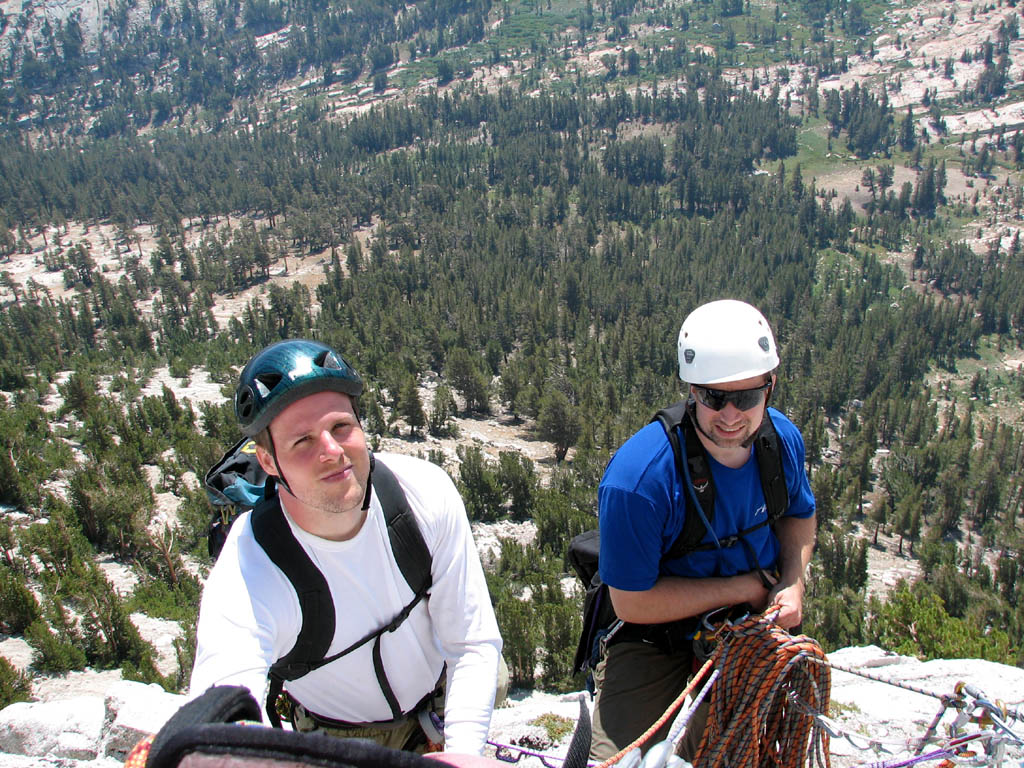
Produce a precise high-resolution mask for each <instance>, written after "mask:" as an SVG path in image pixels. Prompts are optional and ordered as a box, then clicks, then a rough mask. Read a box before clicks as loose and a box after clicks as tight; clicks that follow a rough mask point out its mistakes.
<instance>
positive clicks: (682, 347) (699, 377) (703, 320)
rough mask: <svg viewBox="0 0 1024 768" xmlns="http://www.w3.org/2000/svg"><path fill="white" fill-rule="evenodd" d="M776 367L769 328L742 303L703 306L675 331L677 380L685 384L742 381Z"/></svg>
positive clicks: (755, 310)
mask: <svg viewBox="0 0 1024 768" xmlns="http://www.w3.org/2000/svg"><path fill="white" fill-rule="evenodd" d="M778 365H779V353H778V350H777V349H776V347H775V336H773V335H772V329H771V326H769V325H768V321H767V320H765V319H764V315H762V314H761V313H760V312H759V311H758V310H757V309H755V308H754V307H752V306H751V305H749V304H747V303H746V302H745V301H736V300H735V299H722V300H720V301H712V302H710V303H708V304H703V305H701V306H699V307H697V308H696V309H695V310H693V312H691V313H690V314H689V315H688V316H687V318H686V319H685V320H684V321H683V327H682V328H680V329H679V378H680V379H682V380H683V381H685V382H686V383H687V384H703V385H707V384H722V383H725V382H728V381H742V380H743V379H749V378H751V377H753V376H760V375H761V374H764V373H769V372H770V371H773V370H775V368H777V367H778Z"/></svg>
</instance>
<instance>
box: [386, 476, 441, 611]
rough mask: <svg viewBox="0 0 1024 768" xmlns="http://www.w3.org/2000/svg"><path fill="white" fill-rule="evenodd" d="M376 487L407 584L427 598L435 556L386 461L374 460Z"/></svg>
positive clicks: (392, 549)
mask: <svg viewBox="0 0 1024 768" xmlns="http://www.w3.org/2000/svg"><path fill="white" fill-rule="evenodd" d="M373 490H374V492H375V493H376V494H377V496H378V497H379V498H380V505H381V507H382V508H383V509H384V520H385V522H386V523H387V526H388V538H389V539H390V540H391V551H392V552H394V553H395V560H396V561H397V562H398V568H399V570H400V571H401V572H402V576H404V577H405V581H406V583H407V584H408V585H409V587H410V588H411V589H412V591H413V592H415V593H416V595H417V596H418V597H423V596H424V595H425V594H426V592H427V590H428V589H430V587H431V585H432V584H433V577H432V576H431V574H430V567H431V563H432V558H431V556H430V550H429V549H428V548H427V542H426V541H424V540H423V534H422V533H420V526H419V523H417V522H416V518H415V516H414V515H413V513H412V509H410V508H409V502H408V500H407V499H406V498H405V492H404V491H403V490H402V486H400V485H399V484H398V478H396V477H395V473H394V472H392V471H391V470H390V469H388V468H387V466H386V465H385V464H383V463H382V462H379V461H374V469H373Z"/></svg>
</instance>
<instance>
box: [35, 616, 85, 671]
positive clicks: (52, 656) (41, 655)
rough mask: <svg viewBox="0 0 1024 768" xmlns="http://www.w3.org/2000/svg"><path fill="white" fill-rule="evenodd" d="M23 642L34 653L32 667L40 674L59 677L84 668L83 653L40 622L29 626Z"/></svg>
mask: <svg viewBox="0 0 1024 768" xmlns="http://www.w3.org/2000/svg"><path fill="white" fill-rule="evenodd" d="M25 641H26V642H27V643H28V644H29V645H30V646H32V649H33V650H34V651H35V652H36V655H35V658H34V660H33V662H32V666H33V667H35V668H36V669H37V670H39V671H40V672H48V673H51V674H58V675H59V674H63V673H65V672H70V671H71V670H73V669H83V668H84V667H85V661H86V659H85V651H83V650H82V649H81V648H79V647H78V646H77V645H75V644H74V643H71V642H68V641H66V640H63V639H61V638H60V637H58V636H57V635H55V634H54V633H53V632H51V631H50V628H49V627H47V626H46V624H45V622H43V621H42V620H37V621H33V622H32V623H31V624H29V626H28V627H27V628H26V629H25Z"/></svg>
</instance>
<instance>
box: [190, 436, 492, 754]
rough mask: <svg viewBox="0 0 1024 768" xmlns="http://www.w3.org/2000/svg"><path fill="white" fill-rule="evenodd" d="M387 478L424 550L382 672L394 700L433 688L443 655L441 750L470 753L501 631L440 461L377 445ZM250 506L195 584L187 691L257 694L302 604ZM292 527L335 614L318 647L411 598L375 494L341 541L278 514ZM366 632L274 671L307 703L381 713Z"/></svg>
mask: <svg viewBox="0 0 1024 768" xmlns="http://www.w3.org/2000/svg"><path fill="white" fill-rule="evenodd" d="M377 460H378V461H381V460H383V462H384V463H385V464H386V465H387V466H388V468H389V469H391V470H392V471H393V472H394V474H395V476H396V477H397V478H398V481H399V484H400V485H401V486H402V490H403V491H405V495H406V498H407V500H408V502H409V507H410V508H411V509H412V512H413V514H414V515H415V517H416V520H417V522H418V523H419V527H420V531H421V533H422V534H423V538H424V540H425V541H426V544H427V548H428V549H429V550H430V553H431V556H432V566H431V572H432V576H433V586H432V587H431V588H430V596H429V599H427V600H423V601H421V602H420V603H419V604H417V605H416V607H415V608H414V609H413V611H412V613H411V614H410V615H409V617H408V618H407V619H406V620H405V622H403V623H402V625H401V626H400V627H398V629H396V630H395V631H394V632H391V633H385V634H384V635H382V636H381V656H382V659H383V662H384V669H385V671H386V672H387V677H388V681H389V682H390V684H391V687H392V689H393V690H394V693H395V695H396V697H397V698H398V702H399V704H400V705H401V708H402V710H403V711H408V710H410V709H412V708H413V707H414V706H415V705H416V704H417V703H418V702H419V701H420V700H421V699H422V698H423V697H424V696H425V695H426V694H428V693H429V692H430V691H431V690H433V688H434V686H435V684H436V682H437V679H438V677H439V676H440V674H441V670H442V667H443V665H444V664H445V663H447V665H448V667H447V678H448V679H447V698H446V703H445V727H444V737H445V750H446V751H449V752H462V753H469V754H479V753H480V752H481V751H482V750H483V746H484V742H485V741H486V739H487V731H488V728H489V726H490V718H491V710H492V707H493V704H494V694H495V688H496V681H497V674H498V659H499V655H500V652H501V637H500V635H499V634H498V625H497V622H496V620H495V618H494V610H493V608H492V607H491V601H490V596H489V595H488V592H487V585H486V582H485V580H484V574H483V568H482V567H481V565H480V558H479V556H478V554H477V551H476V547H475V545H474V543H473V537H472V533H471V532H470V528H469V521H468V519H467V518H466V511H465V507H464V505H463V503H462V499H461V498H460V497H459V494H458V491H457V490H456V489H455V486H454V484H453V483H452V481H451V479H450V478H449V477H448V475H447V473H445V471H444V470H443V469H441V468H440V467H437V466H435V465H434V464H431V463H429V462H426V461H423V460H421V459H415V458H411V457H408V456H402V455H398V454H384V455H383V456H382V455H378V456H377ZM250 516H251V513H246V514H244V515H242V516H241V517H240V518H239V519H238V520H236V521H235V524H234V525H233V526H232V528H231V532H230V534H229V535H228V538H227V541H226V542H225V544H224V548H223V550H222V551H221V553H220V556H219V557H218V559H217V562H216V564H215V565H214V567H213V568H212V570H211V571H210V575H209V578H208V579H207V581H206V585H205V588H204V590H203V598H202V602H201V605H200V610H199V624H198V627H197V636H198V649H197V652H196V661H195V666H194V668H193V670H192V680H191V684H190V691H191V693H192V695H194V696H197V695H199V694H200V693H202V692H203V691H205V690H206V689H207V688H208V687H209V686H211V685H244V686H245V687H247V688H248V689H249V690H250V691H252V693H253V696H255V698H256V700H257V701H259V702H260V703H261V705H262V703H263V701H264V698H265V696H264V691H265V687H266V682H267V680H266V675H267V670H268V669H269V668H270V665H271V664H272V663H273V662H275V661H276V660H277V659H279V658H280V657H282V656H283V655H285V654H286V653H287V652H288V651H289V650H291V648H292V646H293V645H294V643H295V639H296V637H297V636H298V632H299V628H300V626H301V624H302V613H301V610H300V608H299V603H298V599H297V597H296V594H295V590H294V588H293V587H292V585H291V582H289V581H288V579H287V578H286V577H285V575H284V574H283V573H282V572H281V571H280V570H279V569H278V568H277V566H275V565H274V564H273V562H272V561H271V560H270V558H269V557H268V556H267V554H266V552H265V551H264V550H263V548H262V547H261V546H260V545H259V543H258V542H257V541H256V539H255V537H254V535H253V532H252V526H251V524H250ZM285 517H286V519H287V520H288V524H289V525H290V526H291V529H292V532H293V533H294V534H295V538H296V539H297V540H298V541H299V543H300V544H301V545H302V547H303V549H305V551H306V552H307V553H308V554H309V556H310V558H311V559H312V561H313V563H314V564H315V565H316V566H317V568H319V569H320V571H321V572H322V573H323V574H324V577H325V578H326V579H327V583H328V585H329V587H330V591H331V595H332V597H333V599H334V605H335V614H336V626H335V634H334V640H333V642H332V643H331V647H330V649H329V650H328V655H330V654H333V653H336V652H338V651H340V650H343V649H344V648H346V647H348V646H349V645H351V644H352V643H354V642H356V641H357V640H359V639H361V638H362V637H363V636H364V635H366V634H367V633H368V632H370V631H372V630H374V629H377V628H379V627H381V626H384V625H385V624H388V623H389V622H390V621H391V620H392V619H393V618H394V617H395V615H396V614H397V613H398V612H399V611H401V610H402V608H404V607H405V606H406V605H407V604H408V603H409V601H410V600H412V598H413V591H412V589H411V588H410V587H409V585H408V584H407V583H406V581H405V578H404V577H403V576H402V573H401V571H400V570H399V568H398V564H397V563H396V561H395V557H394V555H393V553H392V552H391V544H390V541H389V538H388V532H387V526H386V524H385V521H384V515H383V512H382V510H381V506H380V501H379V499H378V498H377V495H376V494H373V495H372V498H371V501H370V507H369V510H368V514H367V517H366V521H365V522H364V524H363V526H362V528H361V529H360V530H359V533H357V534H356V536H354V537H353V538H352V539H349V540H348V541H329V540H326V539H322V538H319V537H317V536H313V535H311V534H309V533H307V532H306V531H304V530H302V529H301V528H299V527H298V526H297V525H295V523H294V521H292V520H291V518H290V517H288V515H287V514H286V515H285ZM372 649H373V642H372V641H371V642H369V643H366V644H365V645H363V646H362V647H360V648H359V649H357V650H355V651H353V652H352V653H350V654H349V655H347V656H344V657H342V658H341V659H338V660H336V661H334V662H332V663H330V664H327V665H325V666H324V667H321V668H320V669H318V670H315V671H313V672H310V673H309V674H307V675H305V676H304V677H301V678H299V679H298V680H293V681H290V682H286V683H285V689H286V690H287V691H288V692H289V694H290V695H291V696H292V697H293V698H294V699H295V700H297V701H299V702H301V703H302V705H303V706H304V707H305V708H306V709H307V710H309V711H311V712H315V713H317V714H319V715H323V716H324V717H329V718H332V719H337V720H344V721H348V722H374V721H380V720H389V719H391V717H392V713H391V710H390V708H389V707H388V704H387V701H386V700H385V698H384V694H383V692H382V691H381V688H380V684H379V683H378V681H377V677H376V675H375V673H374V669H373V660H372V655H371V654H372Z"/></svg>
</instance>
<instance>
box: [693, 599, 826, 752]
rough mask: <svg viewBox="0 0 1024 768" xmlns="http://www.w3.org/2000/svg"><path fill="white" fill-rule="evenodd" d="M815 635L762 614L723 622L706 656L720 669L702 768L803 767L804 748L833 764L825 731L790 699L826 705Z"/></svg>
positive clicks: (821, 708) (818, 707)
mask: <svg viewBox="0 0 1024 768" xmlns="http://www.w3.org/2000/svg"><path fill="white" fill-rule="evenodd" d="M811 659H814V660H819V659H820V660H824V659H825V654H824V652H823V651H822V650H821V646H819V645H818V643H817V642H815V641H814V640H812V639H811V638H809V637H807V636H806V635H798V636H795V637H794V636H792V635H790V634H789V633H788V632H786V631H785V630H784V629H782V628H781V627H779V626H778V625H776V624H775V623H774V622H772V621H771V620H770V619H768V618H766V617H764V616H752V617H750V618H748V619H746V620H744V621H742V622H740V623H738V624H728V623H727V624H726V625H724V626H723V627H722V628H721V629H720V630H719V633H718V645H717V647H716V648H715V651H714V654H713V655H712V657H711V660H712V661H714V663H715V666H716V668H717V669H718V670H719V671H720V672H721V676H720V678H719V679H718V681H717V682H716V683H715V686H714V688H713V689H712V691H711V705H710V711H709V713H708V721H707V726H706V727H705V729H704V734H703V736H702V738H701V742H700V746H699V747H698V749H697V754H696V756H695V759H694V764H695V765H698V766H700V768H725V767H726V766H728V768H801V767H802V766H803V764H804V758H805V756H809V757H811V758H812V759H814V758H817V762H818V763H819V764H820V765H825V766H830V765H831V764H830V761H829V756H828V744H829V740H828V734H827V733H826V732H825V731H824V730H823V729H821V728H820V727H819V726H818V724H817V722H816V720H815V718H814V717H812V716H809V715H808V714H806V712H805V711H802V710H801V709H800V708H798V707H796V706H794V705H793V703H792V702H791V701H790V696H794V697H798V698H799V699H800V700H802V701H803V702H804V703H806V704H807V705H809V706H810V707H811V708H812V709H814V710H816V711H818V712H828V706H829V695H830V692H831V689H832V674H831V670H830V669H829V667H828V666H827V665H822V664H814V663H810V660H811Z"/></svg>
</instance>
